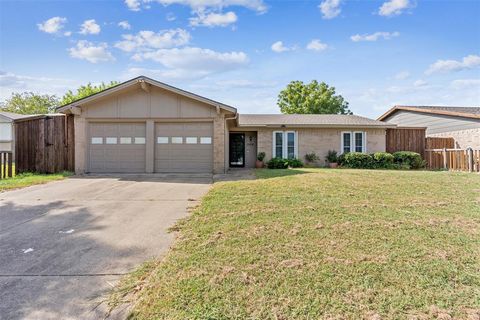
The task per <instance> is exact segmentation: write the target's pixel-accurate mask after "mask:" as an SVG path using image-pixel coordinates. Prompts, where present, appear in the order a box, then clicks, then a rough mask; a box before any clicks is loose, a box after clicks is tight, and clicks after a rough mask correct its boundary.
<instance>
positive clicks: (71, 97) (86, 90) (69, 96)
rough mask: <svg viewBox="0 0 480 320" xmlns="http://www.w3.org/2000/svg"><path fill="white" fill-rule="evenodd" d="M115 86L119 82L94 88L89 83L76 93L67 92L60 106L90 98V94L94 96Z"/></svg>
mask: <svg viewBox="0 0 480 320" xmlns="http://www.w3.org/2000/svg"><path fill="white" fill-rule="evenodd" d="M117 84H119V82H117V81H111V82H110V83H107V84H105V83H103V82H102V84H100V85H98V86H94V85H92V84H91V83H88V84H87V85H85V86H81V87H80V88H78V89H77V92H76V93H73V92H72V90H68V92H67V93H65V94H64V95H63V97H62V100H61V103H60V104H61V105H65V104H69V103H71V102H73V101H76V100H79V99H82V98H85V97H88V96H91V95H92V94H95V93H97V92H100V91H102V90H105V89H108V88H110V87H113V86H116V85H117Z"/></svg>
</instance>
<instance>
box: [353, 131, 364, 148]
mask: <svg viewBox="0 0 480 320" xmlns="http://www.w3.org/2000/svg"><path fill="white" fill-rule="evenodd" d="M354 136H355V144H354V146H355V152H363V132H355V135H354Z"/></svg>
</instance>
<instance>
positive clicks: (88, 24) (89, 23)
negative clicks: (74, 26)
mask: <svg viewBox="0 0 480 320" xmlns="http://www.w3.org/2000/svg"><path fill="white" fill-rule="evenodd" d="M80 27H81V28H80V33H81V34H99V33H100V30H101V28H100V26H99V25H98V24H97V23H96V22H95V19H90V20H85V21H84V22H83V23H82V24H81V26H80Z"/></svg>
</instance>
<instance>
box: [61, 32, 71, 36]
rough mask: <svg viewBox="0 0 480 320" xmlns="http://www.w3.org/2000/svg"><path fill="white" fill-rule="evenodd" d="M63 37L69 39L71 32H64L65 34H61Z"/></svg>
mask: <svg viewBox="0 0 480 320" xmlns="http://www.w3.org/2000/svg"><path fill="white" fill-rule="evenodd" d="M63 35H64V36H65V37H70V36H71V35H72V31H65V32H64V33H63Z"/></svg>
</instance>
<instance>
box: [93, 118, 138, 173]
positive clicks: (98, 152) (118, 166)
mask: <svg viewBox="0 0 480 320" xmlns="http://www.w3.org/2000/svg"><path fill="white" fill-rule="evenodd" d="M89 128H90V129H89V132H90V145H89V171H90V172H94V173H108V172H112V173H115V172H121V173H138V172H145V153H146V150H145V144H134V141H135V139H134V138H135V137H142V138H145V124H143V123H97V122H94V123H89ZM99 138H101V140H100V141H101V143H98V141H99ZM122 138H123V139H122ZM125 139H126V140H127V141H129V142H130V144H123V143H122V141H123V140H125ZM93 140H95V141H97V143H96V144H94V143H93ZM107 142H108V144H107Z"/></svg>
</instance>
